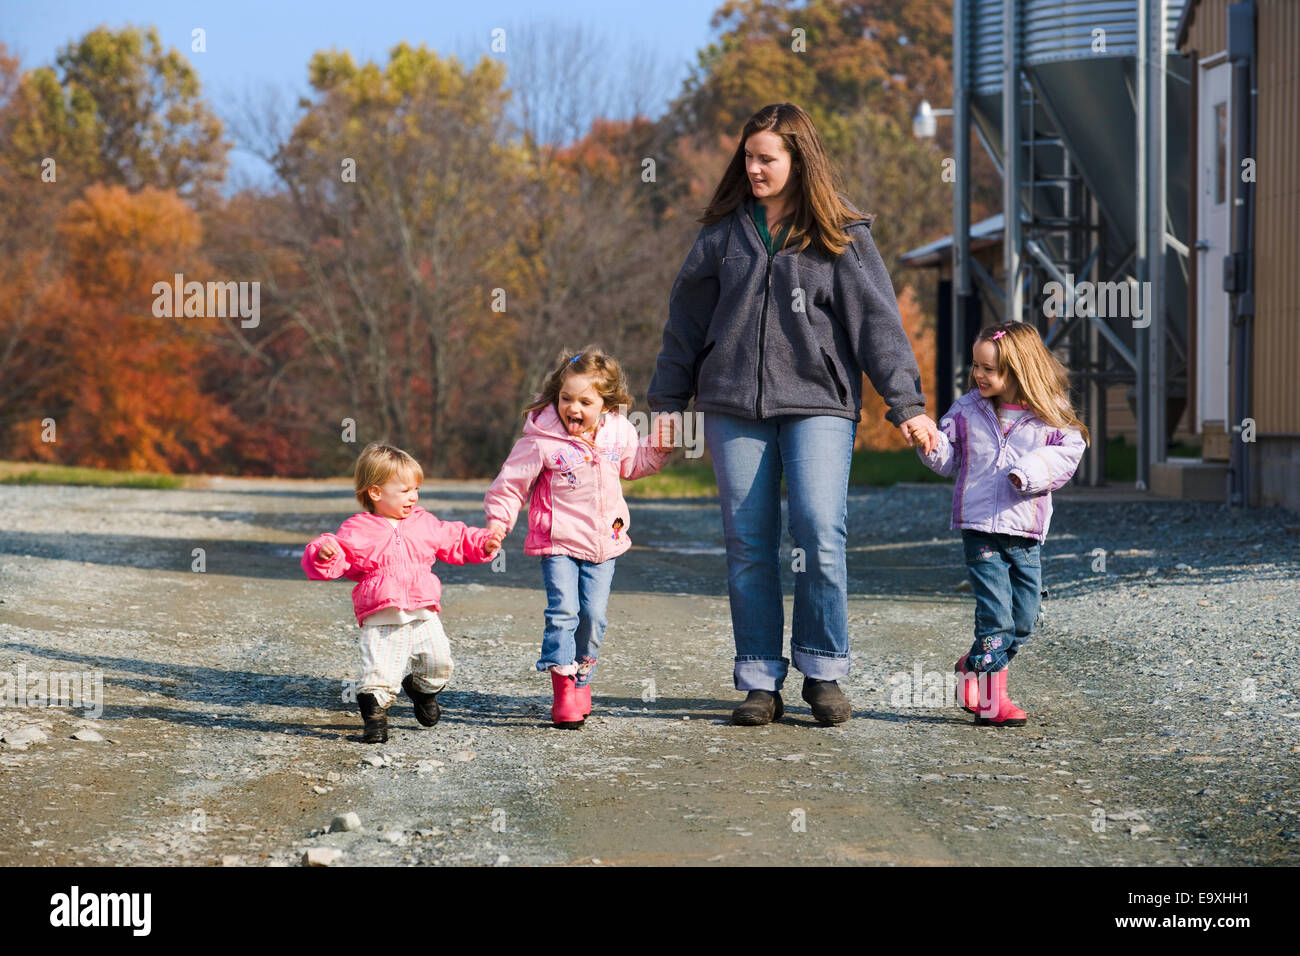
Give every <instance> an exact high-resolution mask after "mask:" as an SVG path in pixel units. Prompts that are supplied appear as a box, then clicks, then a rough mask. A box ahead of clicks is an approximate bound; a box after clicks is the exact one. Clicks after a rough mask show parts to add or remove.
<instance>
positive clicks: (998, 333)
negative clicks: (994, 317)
mask: <svg viewBox="0 0 1300 956" xmlns="http://www.w3.org/2000/svg"><path fill="white" fill-rule="evenodd" d="M1006 334H1007V330H1006V329H998V330H997V331H996V332H994V333H993V341H994V342H996V341H997V340H998V339H1000V338H1002V336H1004V335H1006Z"/></svg>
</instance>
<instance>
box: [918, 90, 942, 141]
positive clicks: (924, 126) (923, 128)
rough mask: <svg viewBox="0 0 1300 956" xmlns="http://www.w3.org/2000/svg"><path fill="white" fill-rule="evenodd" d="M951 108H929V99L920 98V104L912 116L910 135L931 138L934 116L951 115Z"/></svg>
mask: <svg viewBox="0 0 1300 956" xmlns="http://www.w3.org/2000/svg"><path fill="white" fill-rule="evenodd" d="M951 115H952V110H935V109H931V108H930V101H929V100H921V106H920V108H918V109H917V111H916V115H915V116H913V117H912V135H913V136H915V137H916V138H917V139H933V138H934V132H935V127H936V125H937V124H936V123H935V121H934V118H935V117H936V116H951Z"/></svg>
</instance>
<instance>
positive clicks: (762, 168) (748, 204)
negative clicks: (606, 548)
mask: <svg viewBox="0 0 1300 956" xmlns="http://www.w3.org/2000/svg"><path fill="white" fill-rule="evenodd" d="M700 222H701V223H703V228H702V229H701V230H700V232H699V235H698V237H697V238H696V240H695V245H694V246H693V247H692V248H691V251H690V253H689V254H688V255H687V256H686V262H685V264H684V265H683V266H682V270H681V272H680V273H679V274H678V276H677V280H676V282H674V283H673V289H672V294H671V297H670V300H669V306H668V324H667V326H666V327H665V328H664V336H663V348H662V349H661V350H660V352H659V357H658V360H657V363H656V366H655V374H654V378H653V380H652V381H651V383H650V390H649V404H650V406H651V408H652V409H653V410H655V411H670V412H671V411H678V412H679V411H683V410H684V409H685V408H686V405H687V403H688V402H689V401H690V400H691V398H692V396H694V398H695V408H696V410H698V411H700V412H702V413H703V416H702V417H703V421H704V439H705V442H706V444H707V445H708V447H709V449H710V451H711V453H712V456H713V468H714V474H715V475H716V476H717V479H718V494H719V497H720V498H721V503H722V526H723V530H724V532H725V534H726V542H727V579H728V582H727V583H728V591H729V594H730V598H731V623H732V629H733V631H734V636H735V641H736V665H735V684H736V688H737V689H738V690H744V691H748V696H747V697H746V698H745V701H744V703H742V704H741V705H740V706H739V707H737V708H736V710H735V711H734V712H733V714H732V720H733V722H734V723H737V724H743V725H748V726H756V725H760V724H766V723H770V722H771V721H773V720H779V719H780V717H781V715H782V713H783V712H784V706H783V704H782V702H781V694H780V691H781V687H782V685H783V683H784V681H785V676H786V672H787V670H788V667H789V663H790V661H789V660H787V659H786V658H785V656H784V655H783V654H782V650H783V644H784V641H783V637H782V634H783V630H784V608H783V605H782V598H781V577H780V554H779V550H780V543H781V527H780V517H781V477H782V475H783V474H784V476H785V480H786V486H787V489H788V493H789V510H790V531H791V533H792V535H793V537H794V542H795V548H796V551H795V552H794V559H793V567H794V569H795V571H796V576H795V595H794V620H793V624H792V632H793V633H792V638H791V642H790V651H791V657H792V658H793V660H794V666H795V667H796V668H797V669H798V670H799V671H800V672H801V673H802V674H803V675H804V684H803V699H804V700H805V701H807V702H808V704H809V706H810V707H811V708H812V712H813V715H814V716H815V717H816V718H817V720H818V721H819V722H820V723H821V724H823V725H827V726H829V725H830V724H838V723H842V722H843V721H845V720H847V719H848V718H849V717H850V716H851V714H852V709H851V708H850V706H849V703H848V701H847V700H846V699H845V697H844V694H843V692H842V691H841V690H840V688H839V685H838V683H837V681H838V680H839V679H840V678H841V677H844V676H845V675H846V674H847V673H848V670H849V639H848V571H847V568H846V565H845V545H846V540H847V531H846V518H847V496H848V484H849V463H850V460H851V458H852V454H853V437H854V432H855V431H856V427H857V422H858V420H859V419H860V417H861V413H860V410H861V407H862V387H861V383H862V374H863V372H864V371H865V372H866V374H867V376H868V378H870V379H871V384H872V386H873V387H874V388H875V389H876V391H878V392H879V393H880V394H881V395H882V396H883V397H884V399H885V402H886V403H887V404H888V405H889V412H888V414H887V415H886V418H888V420H889V421H890V422H892V423H893V424H894V425H896V426H899V427H900V428H901V430H902V432H903V435H904V437H905V438H906V439H907V443H908V444H909V445H911V444H913V443H914V441H916V440H920V441H921V443H922V445H923V446H924V447H925V448H926V450H927V451H928V450H929V448H930V442H931V436H932V435H933V434H934V432H935V425H934V422H933V421H931V420H930V418H929V417H928V416H927V415H926V414H925V398H924V396H923V395H922V394H921V378H920V373H919V371H918V369H917V365H916V357H915V356H914V355H913V354H912V348H911V345H910V344H909V343H908V340H907V335H906V334H905V333H904V332H903V325H902V319H901V318H900V317H899V314H898V304H897V301H896V299H895V297H894V289H893V285H892V284H891V283H890V281H889V275H888V273H887V272H886V270H885V266H884V263H883V262H882V261H881V258H880V254H879V253H878V252H877V251H876V248H875V245H874V244H873V243H872V241H871V234H870V232H869V229H870V225H871V219H870V218H869V217H863V216H861V215H859V214H858V213H857V211H856V210H854V209H853V208H852V207H851V206H850V205H848V204H847V203H846V202H845V201H844V200H843V199H842V198H841V196H840V195H839V193H838V192H837V190H836V188H835V175H834V173H833V171H832V169H831V166H830V163H829V161H828V159H827V156H826V153H825V151H824V150H823V148H822V145H821V141H820V139H819V138H818V136H817V131H816V130H815V129H814V128H813V125H812V121H811V120H810V119H809V117H808V115H807V114H806V113H805V112H804V111H803V110H801V109H800V108H799V107H798V106H795V105H794V104H792V103H778V104H774V105H771V106H765V107H764V108H763V109H761V110H759V111H758V112H757V113H755V114H754V115H753V116H752V117H750V119H749V121H748V122H747V123H746V124H745V127H744V130H743V131H742V134H741V137H740V144H739V145H738V146H737V148H736V153H735V155H734V156H733V157H732V159H731V162H730V164H729V165H728V166H727V170H726V172H725V173H724V174H723V176H722V181H721V182H720V183H719V184H718V188H717V190H716V191H715V192H714V194H713V199H712V201H711V202H710V203H709V207H708V209H707V210H706V211H705V214H704V216H703V217H702V218H701V219H700Z"/></svg>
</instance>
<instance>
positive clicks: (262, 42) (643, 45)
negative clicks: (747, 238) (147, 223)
mask: <svg viewBox="0 0 1300 956" xmlns="http://www.w3.org/2000/svg"><path fill="white" fill-rule="evenodd" d="M719 2H720V0H718V2H714V0H655V2H654V3H646V2H644V0H640V2H632V0H566V2H564V3H551V4H547V3H537V2H532V3H528V2H524V0H478V2H471V3H466V2H451V3H449V2H444V0H432V2H424V3H420V2H410V0H370V2H342V0H319V2H312V3H308V2H278V0H262V2H250V0H224V2H212V0H196V2H184V0H99V2H92V0H0V40H2V41H4V43H6V44H7V45H8V46H9V48H10V52H11V53H16V54H17V55H18V56H19V57H20V59H21V62H22V66H23V68H24V69H31V68H32V67H35V66H40V65H44V64H52V63H53V61H54V57H55V55H56V53H57V51H58V50H59V49H60V48H61V47H63V46H64V45H65V44H67V43H69V42H70V41H72V40H75V39H77V38H78V37H80V36H82V35H83V34H85V33H86V32H87V31H89V30H91V29H93V28H94V27H96V26H99V25H100V24H107V25H108V26H109V27H112V28H121V27H123V26H126V25H128V24H130V25H135V26H149V25H152V26H155V27H157V28H158V33H159V37H160V39H161V40H162V43H163V45H164V47H173V48H175V49H176V50H177V51H179V52H180V53H182V54H183V55H184V56H186V57H187V58H188V59H189V61H190V62H191V63H192V64H193V65H194V67H195V68H196V69H197V70H198V72H199V77H200V80H201V81H202V84H203V95H204V97H205V98H206V99H207V100H208V102H209V103H211V104H212V106H213V108H214V109H215V110H216V112H217V114H218V115H219V116H221V117H222V119H223V120H230V119H231V118H233V116H234V114H235V113H236V111H237V110H238V108H239V107H238V106H237V104H238V103H240V102H242V101H243V100H244V99H246V98H248V97H250V96H251V97H259V96H264V95H266V94H267V93H268V92H270V93H271V95H274V96H276V97H278V98H280V99H282V100H284V101H287V102H292V101H293V99H294V98H296V96H298V95H305V94H306V93H307V92H309V87H308V85H307V61H308V59H309V58H310V57H311V55H312V53H314V52H316V51H317V50H325V49H330V48H335V49H346V50H348V51H350V52H351V53H352V55H353V57H354V58H355V59H356V60H357V61H358V62H360V61H364V60H375V61H377V62H380V63H383V62H386V61H387V58H388V57H387V51H388V49H389V48H390V47H392V46H394V45H396V44H397V43H399V42H401V41H403V40H405V41H406V42H408V43H410V44H412V45H418V44H420V43H424V44H426V45H427V46H429V47H430V48H431V49H434V50H437V51H438V52H439V53H440V54H443V55H449V54H456V55H457V56H459V57H460V58H461V59H462V61H464V60H466V59H469V60H476V59H477V58H478V57H479V56H480V55H482V54H484V53H486V54H488V55H495V54H493V53H492V52H491V50H490V49H489V45H490V43H491V33H492V30H493V29H494V28H496V27H505V28H507V51H509V49H510V42H511V40H512V39H513V38H514V37H515V36H517V34H516V33H515V31H517V30H519V29H521V28H523V27H525V26H527V25H528V24H530V23H538V22H549V23H555V24H558V25H560V26H563V27H566V28H582V29H585V30H586V31H588V32H587V35H588V36H591V37H593V38H600V39H601V40H602V42H600V43H597V44H593V45H592V46H593V49H592V51H591V56H592V58H593V61H594V62H593V63H592V69H593V70H594V71H596V72H595V75H596V76H598V77H602V78H609V80H610V81H611V83H612V82H614V81H615V79H616V78H617V79H623V80H625V79H626V78H627V71H628V56H627V53H628V51H629V50H632V49H636V50H638V51H642V52H643V53H645V54H647V55H649V56H651V57H652V58H653V62H654V63H655V64H656V69H654V70H653V71H652V72H653V76H652V77H649V78H647V79H648V80H653V82H646V83H645V84H644V85H645V87H646V88H647V89H650V90H651V91H652V92H651V94H650V97H649V99H650V101H651V102H650V103H649V104H648V112H649V113H650V114H651V115H652V116H657V115H659V113H661V112H662V110H663V108H664V107H665V106H666V105H667V102H668V99H669V98H670V97H672V96H674V95H676V94H677V92H678V91H680V89H681V84H682V81H683V80H684V79H685V77H686V75H687V72H688V69H689V67H690V66H691V65H692V64H693V63H694V62H695V58H696V53H697V51H698V50H700V49H702V48H703V47H704V46H706V45H707V44H708V43H709V41H710V40H711V39H713V38H714V32H713V30H712V29H711V28H710V26H709V19H710V17H711V16H712V14H713V11H714V9H716V7H717V6H718V5H719ZM195 27H201V28H202V29H203V30H204V31H206V43H207V50H206V52H203V53H195V52H191V31H192V30H193V29H194V28H195ZM506 62H507V68H509V65H510V64H509V58H508V52H507V57H506ZM231 170H232V176H234V177H248V178H251V179H254V180H263V179H264V178H265V175H266V167H265V165H264V164H263V163H262V162H261V161H260V160H258V159H257V158H256V157H254V156H252V155H250V154H248V153H245V152H244V151H242V150H239V149H236V150H235V151H234V152H232V154H231Z"/></svg>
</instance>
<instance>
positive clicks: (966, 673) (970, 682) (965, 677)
mask: <svg viewBox="0 0 1300 956" xmlns="http://www.w3.org/2000/svg"><path fill="white" fill-rule="evenodd" d="M968 656H969V655H967V654H963V655H962V656H961V657H960V658H958V660H957V663H956V664H955V665H954V666H953V670H954V671H956V672H957V706H959V707H960V708H961V709H962V710H966V711H970V712H971V713H972V714H974V713H977V712H978V711H979V707H980V688H979V681H978V680H977V679H976V676H977V675H976V674H975V672H974V671H971V670H967V669H966V658H967V657H968Z"/></svg>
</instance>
